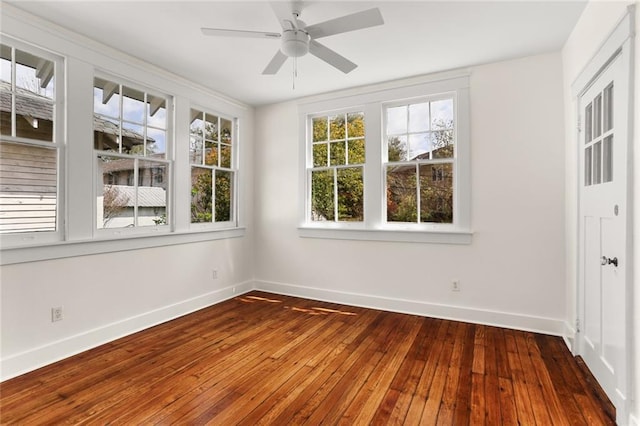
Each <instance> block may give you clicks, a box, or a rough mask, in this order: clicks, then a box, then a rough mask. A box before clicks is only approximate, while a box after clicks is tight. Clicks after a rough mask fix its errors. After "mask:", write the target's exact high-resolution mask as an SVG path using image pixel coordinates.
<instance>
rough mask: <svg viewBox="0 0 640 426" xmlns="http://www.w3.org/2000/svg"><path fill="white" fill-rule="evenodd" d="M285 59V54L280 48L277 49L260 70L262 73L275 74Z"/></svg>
mask: <svg viewBox="0 0 640 426" xmlns="http://www.w3.org/2000/svg"><path fill="white" fill-rule="evenodd" d="M286 60H287V55H285V54H284V53H282V52H281V51H280V49H278V51H277V52H276V54H275V55H274V57H273V58H272V59H271V62H269V64H268V65H267V67H266V68H265V69H264V71H262V74H264V75H272V74H276V73H277V72H278V70H280V68H281V67H282V64H284V62H285V61H286Z"/></svg>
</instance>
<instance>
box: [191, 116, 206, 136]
mask: <svg viewBox="0 0 640 426" xmlns="http://www.w3.org/2000/svg"><path fill="white" fill-rule="evenodd" d="M203 128H204V113H202V112H200V111H196V110H195V109H192V110H191V124H190V125H189V133H191V135H194V136H200V137H202V133H203V130H202V129H203Z"/></svg>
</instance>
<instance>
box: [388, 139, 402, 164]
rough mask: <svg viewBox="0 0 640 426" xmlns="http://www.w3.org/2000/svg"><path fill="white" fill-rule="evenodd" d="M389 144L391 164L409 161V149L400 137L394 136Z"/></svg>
mask: <svg viewBox="0 0 640 426" xmlns="http://www.w3.org/2000/svg"><path fill="white" fill-rule="evenodd" d="M387 144H388V149H387V151H388V154H389V161H390V162H394V161H405V160H406V159H407V147H406V145H405V144H404V143H403V142H402V140H401V139H400V138H399V137H397V136H393V137H391V138H389V141H388V143H387Z"/></svg>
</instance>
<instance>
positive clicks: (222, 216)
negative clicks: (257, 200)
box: [189, 109, 237, 224]
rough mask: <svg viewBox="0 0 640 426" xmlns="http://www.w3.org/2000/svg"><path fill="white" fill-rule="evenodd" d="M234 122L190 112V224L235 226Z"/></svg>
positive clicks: (218, 116)
mask: <svg viewBox="0 0 640 426" xmlns="http://www.w3.org/2000/svg"><path fill="white" fill-rule="evenodd" d="M234 121H235V120H232V119H230V118H225V117H222V116H220V115H219V114H211V113H208V112H204V111H202V110H197V109H192V110H191V123H190V131H189V132H190V144H189V145H190V148H189V150H190V151H189V161H190V163H191V223H192V224H193V223H226V224H229V223H230V222H232V223H235V222H236V214H235V199H236V195H235V194H236V191H235V186H236V184H235V182H236V173H237V170H236V168H235V162H236V159H235V157H236V149H235V145H234V139H235V132H234V127H235V126H234Z"/></svg>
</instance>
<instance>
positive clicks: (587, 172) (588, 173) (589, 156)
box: [584, 146, 593, 186]
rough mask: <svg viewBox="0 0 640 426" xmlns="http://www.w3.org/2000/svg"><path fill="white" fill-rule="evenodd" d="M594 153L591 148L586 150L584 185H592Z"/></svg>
mask: <svg viewBox="0 0 640 426" xmlns="http://www.w3.org/2000/svg"><path fill="white" fill-rule="evenodd" d="M592 157H593V153H592V149H591V147H590V146H589V147H587V148H586V149H585V150H584V185H585V186H589V185H591V161H592Z"/></svg>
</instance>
